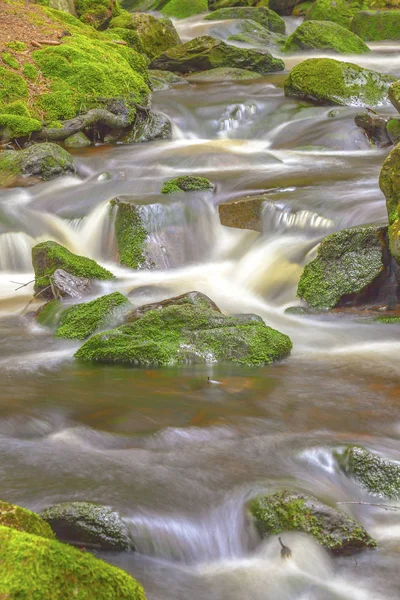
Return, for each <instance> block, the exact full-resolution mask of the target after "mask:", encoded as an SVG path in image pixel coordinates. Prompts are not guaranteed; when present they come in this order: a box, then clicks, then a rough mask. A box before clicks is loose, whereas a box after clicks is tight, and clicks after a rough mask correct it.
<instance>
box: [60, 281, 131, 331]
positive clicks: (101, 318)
mask: <svg viewBox="0 0 400 600" xmlns="http://www.w3.org/2000/svg"><path fill="white" fill-rule="evenodd" d="M131 307H132V305H131V303H130V302H129V300H128V298H127V297H126V296H124V295H123V294H120V293H119V292H113V293H112V294H107V295H106V296H101V297H100V298H97V299H96V300H92V301H91V302H86V303H82V304H75V305H74V306H70V307H69V308H66V309H65V310H63V311H62V313H61V314H60V321H59V324H58V327H57V330H56V336H57V337H60V338H66V339H70V340H84V339H85V338H87V337H89V336H90V335H92V333H94V332H95V331H98V330H99V329H106V328H109V327H113V326H115V325H118V324H119V323H122V321H123V317H124V315H125V314H126V313H127V312H128V311H129V309H130V308H131Z"/></svg>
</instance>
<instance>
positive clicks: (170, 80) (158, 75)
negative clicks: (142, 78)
mask: <svg viewBox="0 0 400 600" xmlns="http://www.w3.org/2000/svg"><path fill="white" fill-rule="evenodd" d="M149 79H150V86H151V89H152V90H154V91H159V90H168V89H170V88H171V87H173V86H174V85H188V81H187V80H186V79H185V78H184V77H179V75H175V73H171V72H170V71H160V70H159V69H153V70H150V71H149Z"/></svg>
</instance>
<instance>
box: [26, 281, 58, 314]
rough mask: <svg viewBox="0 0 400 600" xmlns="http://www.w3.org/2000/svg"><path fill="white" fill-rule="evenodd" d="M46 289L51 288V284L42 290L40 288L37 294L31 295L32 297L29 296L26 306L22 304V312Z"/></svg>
mask: <svg viewBox="0 0 400 600" xmlns="http://www.w3.org/2000/svg"><path fill="white" fill-rule="evenodd" d="M48 289H51V285H48V286H47V287H45V288H43V290H40V292H38V293H37V294H35V295H34V296H33V298H31V299H30V300H29V302H28V304H27V305H26V306H24V308H23V309H22V313H24V312H25V311H26V309H27V308H29V307H30V305H31V304H32V302H33V301H34V300H36V298H37V297H38V296H40V294H43V292H46V291H47V290H48Z"/></svg>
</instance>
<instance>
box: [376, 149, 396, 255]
mask: <svg viewBox="0 0 400 600" xmlns="http://www.w3.org/2000/svg"><path fill="white" fill-rule="evenodd" d="M379 186H380V188H381V190H382V192H383V193H384V194H385V197H386V207H387V212H388V218H389V245H390V251H391V253H392V256H393V258H394V259H395V260H396V262H397V264H398V265H400V144H397V146H395V148H394V149H393V150H392V151H391V152H390V154H389V155H388V157H387V158H386V160H385V162H384V163H383V166H382V169H381V173H380V177H379Z"/></svg>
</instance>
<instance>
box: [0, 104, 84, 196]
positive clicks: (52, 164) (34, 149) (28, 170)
mask: <svg viewBox="0 0 400 600" xmlns="http://www.w3.org/2000/svg"><path fill="white" fill-rule="evenodd" d="M0 120H1V115H0ZM74 173H76V167H75V164H74V161H73V159H72V156H71V155H70V154H69V153H68V152H67V151H66V150H64V149H63V148H61V147H60V146H58V145H57V144H51V143H44V144H35V145H34V146H29V147H28V148H25V149H24V150H18V151H17V150H7V151H4V152H0V180H1V182H2V183H3V185H4V184H5V185H11V184H12V183H13V182H15V181H18V180H20V179H22V178H26V177H34V178H36V179H41V180H42V181H48V180H50V179H54V178H55V177H59V176H60V175H68V174H74Z"/></svg>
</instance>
